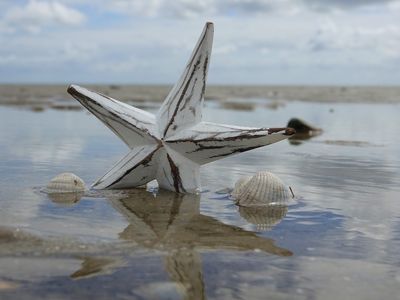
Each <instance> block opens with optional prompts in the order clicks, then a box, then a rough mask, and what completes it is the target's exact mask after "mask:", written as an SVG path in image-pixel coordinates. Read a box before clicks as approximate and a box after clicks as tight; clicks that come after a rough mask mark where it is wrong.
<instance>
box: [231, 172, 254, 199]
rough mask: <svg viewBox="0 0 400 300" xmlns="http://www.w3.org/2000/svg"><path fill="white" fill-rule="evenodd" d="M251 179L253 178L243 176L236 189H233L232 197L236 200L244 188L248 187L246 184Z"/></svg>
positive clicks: (236, 184) (237, 182)
mask: <svg viewBox="0 0 400 300" xmlns="http://www.w3.org/2000/svg"><path fill="white" fill-rule="evenodd" d="M250 179H251V176H243V177H240V178H239V179H238V181H236V183H235V187H234V188H233V192H232V196H233V197H234V198H235V199H236V198H237V197H238V196H239V195H240V193H241V192H242V191H243V187H245V186H246V184H247V183H248V182H249V180H250Z"/></svg>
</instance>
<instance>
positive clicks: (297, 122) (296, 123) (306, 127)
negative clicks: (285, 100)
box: [287, 118, 321, 133]
mask: <svg viewBox="0 0 400 300" xmlns="http://www.w3.org/2000/svg"><path fill="white" fill-rule="evenodd" d="M287 127H290V128H293V129H295V130H296V133H310V131H321V129H320V128H316V127H314V126H312V125H310V124H308V123H307V122H306V121H303V120H301V119H298V118H292V119H290V120H289V122H288V124H287Z"/></svg>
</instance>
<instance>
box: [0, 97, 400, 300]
mask: <svg viewBox="0 0 400 300" xmlns="http://www.w3.org/2000/svg"><path fill="white" fill-rule="evenodd" d="M238 102H239V103H245V104H246V105H243V104H240V105H235V103H234V101H233V102H230V104H229V105H226V104H225V105H223V104H221V103H220V102H217V101H206V108H205V110H204V119H205V120H206V121H215V122H219V123H228V124H236V125H243V126H270V127H281V126H285V125H286V123H287V121H288V120H289V119H290V118H291V117H300V118H303V119H305V120H307V121H308V122H310V123H312V124H314V125H315V126H317V127H320V128H322V129H323V130H324V131H323V134H321V135H319V136H317V137H314V138H311V139H308V140H289V141H282V142H280V143H277V144H274V145H271V146H268V147H264V148H259V149H256V150H253V151H250V152H246V153H243V154H240V155H237V156H233V157H229V158H227V159H224V160H220V161H217V162H215V163H211V164H209V165H206V166H204V167H203V168H202V185H203V190H204V191H203V192H202V193H201V194H200V195H176V194H174V193H170V192H164V191H160V192H159V193H158V194H157V195H155V194H153V193H150V192H147V191H145V190H144V189H135V190H130V191H106V192H95V191H90V192H88V193H86V194H85V195H83V197H82V198H81V199H76V198H74V199H65V198H57V197H49V196H48V195H46V194H44V193H42V192H41V189H42V188H43V187H44V186H45V185H46V184H47V182H48V181H49V180H50V179H51V178H52V177H54V176H55V175H57V174H59V173H62V172H73V173H75V174H77V175H78V176H80V177H81V178H83V179H84V180H85V182H86V183H88V184H90V183H91V182H93V181H94V180H95V179H97V178H98V177H100V176H101V175H103V174H104V172H105V171H106V170H107V169H108V168H110V167H111V166H112V165H113V164H114V163H115V162H116V161H117V160H119V159H120V158H121V157H122V156H124V155H125V153H126V152H127V151H128V149H127V147H126V146H125V145H124V144H123V143H122V142H121V141H120V140H119V139H118V138H117V137H116V136H114V134H113V133H112V132H111V131H109V130H108V129H107V128H106V127H105V126H104V125H103V124H102V123H101V122H100V121H98V120H97V119H96V118H95V117H93V116H92V115H90V114H89V113H87V112H86V111H85V110H76V109H74V110H62V109H45V110H44V111H42V110H40V111H39V112H38V111H35V110H27V109H21V108H17V107H5V106H2V107H0V126H1V127H0V128H1V131H0V145H1V147H0V179H1V181H0V299H80V298H89V297H90V298H92V297H93V298H97V299H110V298H112V299H128V298H129V299H267V298H268V299H394V298H396V297H398V295H399V293H400V254H399V249H400V197H399V196H400V184H399V183H400V155H399V153H400V135H399V134H398V128H400V119H399V117H398V116H399V115H400V105H398V104H362V103H358V104H345V103H325V104H322V103H306V102H296V101H290V102H280V103H279V104H278V105H276V103H271V102H268V101H267V100H261V99H243V100H242V101H238ZM142 105H143V104H142ZM145 106H146V109H147V110H149V111H152V112H155V111H156V109H157V106H158V104H154V103H148V105H145ZM261 170H268V171H270V172H273V173H274V174H276V175H277V176H279V177H280V178H281V179H282V180H283V181H284V182H285V183H286V184H287V185H289V186H291V187H292V189H293V191H294V194H295V198H294V199H293V200H291V201H290V202H289V203H288V205H287V206H285V207H279V208H276V209H275V210H270V211H254V210H246V209H239V208H238V207H236V206H235V205H234V204H233V202H232V200H231V199H229V197H228V195H227V194H224V193H221V192H220V191H221V190H223V189H225V188H230V187H233V185H234V183H235V181H236V180H237V179H239V178H240V177H241V176H244V175H252V174H254V173H256V172H257V171H261Z"/></svg>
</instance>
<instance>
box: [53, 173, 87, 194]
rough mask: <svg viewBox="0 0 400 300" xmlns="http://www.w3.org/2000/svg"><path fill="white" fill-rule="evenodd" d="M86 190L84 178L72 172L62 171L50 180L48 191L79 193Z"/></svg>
mask: <svg viewBox="0 0 400 300" xmlns="http://www.w3.org/2000/svg"><path fill="white" fill-rule="evenodd" d="M83 191H85V183H84V182H83V180H82V179H80V178H79V177H78V176H76V175H75V174H72V173H62V174H59V175H57V176H56V177H54V178H53V179H52V180H50V182H49V184H48V185H47V188H46V192H47V193H49V194H55V193H77V192H83Z"/></svg>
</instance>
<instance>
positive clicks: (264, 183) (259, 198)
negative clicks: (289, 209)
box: [235, 171, 289, 207]
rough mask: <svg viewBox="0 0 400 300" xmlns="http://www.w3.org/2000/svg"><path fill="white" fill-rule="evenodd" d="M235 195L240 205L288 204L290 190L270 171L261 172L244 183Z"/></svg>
mask: <svg viewBox="0 0 400 300" xmlns="http://www.w3.org/2000/svg"><path fill="white" fill-rule="evenodd" d="M238 190H239V191H238V194H237V195H235V199H236V204H237V205H239V206H246V207H250V206H266V205H286V204H287V202H288V199H289V190H288V188H287V187H286V186H285V184H284V183H283V182H282V181H281V180H280V179H279V178H278V177H276V176H275V175H274V174H272V173H270V172H265V171H264V172H259V173H257V174H256V175H254V176H253V177H251V178H250V180H248V181H247V182H246V183H244V184H243V185H242V186H241V187H240V189H238Z"/></svg>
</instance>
